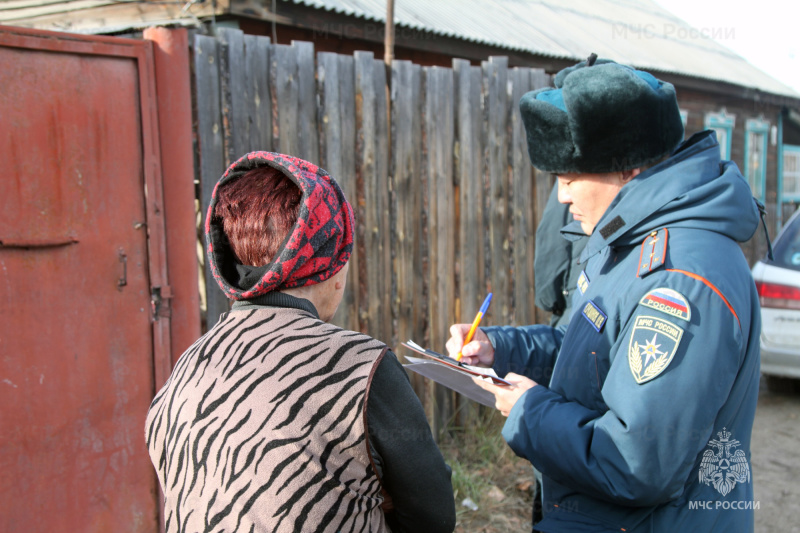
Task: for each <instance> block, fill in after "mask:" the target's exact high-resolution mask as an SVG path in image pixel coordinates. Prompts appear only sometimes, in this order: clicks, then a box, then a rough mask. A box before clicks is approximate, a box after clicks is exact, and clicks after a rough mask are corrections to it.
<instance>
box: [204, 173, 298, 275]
mask: <svg viewBox="0 0 800 533" xmlns="http://www.w3.org/2000/svg"><path fill="white" fill-rule="evenodd" d="M302 197H303V194H302V191H301V190H300V188H299V187H298V186H297V185H296V184H295V183H294V182H293V181H292V180H290V179H289V178H288V177H287V176H286V175H285V174H283V173H282V172H281V171H280V170H276V169H274V168H272V167H261V168H256V169H253V170H251V171H249V172H247V173H245V174H244V176H242V177H241V178H239V179H237V180H234V181H232V182H229V183H225V184H223V185H222V186H221V187H220V188H219V190H218V191H217V205H216V208H215V209H214V216H216V217H219V218H220V219H221V220H222V227H223V229H224V231H225V235H226V236H227V237H228V241H229V242H230V245H231V249H232V250H233V253H234V254H236V259H237V261H238V262H239V263H241V264H243V265H249V266H264V265H267V264H269V263H270V262H271V261H272V260H273V258H274V257H275V254H277V253H278V251H279V248H280V246H281V244H283V241H284V240H285V239H286V237H287V236H288V235H289V233H290V232H291V231H292V228H293V227H294V225H295V223H296V222H297V217H298V214H299V212H300V203H301V200H302Z"/></svg>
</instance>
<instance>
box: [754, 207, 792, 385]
mask: <svg viewBox="0 0 800 533" xmlns="http://www.w3.org/2000/svg"><path fill="white" fill-rule="evenodd" d="M773 256H774V260H773V261H770V260H769V259H767V258H764V259H762V260H761V261H758V262H757V263H756V264H755V265H754V266H753V279H754V280H755V282H756V287H757V288H758V294H759V297H760V298H759V299H760V301H761V322H762V324H761V372H762V373H763V374H764V375H765V376H766V378H767V386H768V387H769V388H770V389H777V390H786V389H787V388H791V389H796V388H797V385H798V383H792V382H790V381H789V380H787V379H786V378H792V379H793V380H800V210H798V211H797V212H796V213H795V214H794V215H792V217H791V218H790V219H789V221H788V222H787V223H786V225H785V226H784V227H783V229H782V230H781V232H780V233H779V234H778V237H777V238H776V239H775V242H774V243H773Z"/></svg>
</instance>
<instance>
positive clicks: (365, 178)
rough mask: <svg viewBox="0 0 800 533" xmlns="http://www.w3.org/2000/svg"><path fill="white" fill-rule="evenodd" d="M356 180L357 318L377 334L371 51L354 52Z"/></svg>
mask: <svg viewBox="0 0 800 533" xmlns="http://www.w3.org/2000/svg"><path fill="white" fill-rule="evenodd" d="M354 59H355V75H356V181H357V187H358V192H359V201H358V204H359V215H360V216H359V217H358V219H359V221H358V241H359V251H360V252H361V253H362V254H363V255H362V257H364V258H365V261H364V262H362V263H360V264H359V267H360V272H359V281H360V284H359V295H360V297H359V304H360V306H359V318H360V320H361V327H362V328H363V329H362V331H365V332H367V333H369V334H370V335H372V336H377V335H379V334H380V326H379V324H380V321H379V317H378V315H379V314H380V309H379V307H380V295H379V293H380V291H382V289H383V280H381V279H380V278H381V272H380V250H379V247H380V240H379V238H378V231H379V225H378V220H379V218H378V213H377V210H378V209H379V208H380V206H379V203H378V195H377V194H378V193H377V187H378V178H377V172H376V160H377V156H378V154H377V152H376V143H375V138H376V136H377V135H378V134H379V132H378V130H377V123H376V118H377V117H376V114H375V105H376V99H377V94H376V91H375V81H374V66H375V58H374V56H373V54H372V52H356V53H355V54H354Z"/></svg>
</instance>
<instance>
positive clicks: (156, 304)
mask: <svg viewBox="0 0 800 533" xmlns="http://www.w3.org/2000/svg"><path fill="white" fill-rule="evenodd" d="M171 299H172V288H171V287H170V286H169V285H163V286H161V287H151V288H150V310H151V311H152V315H153V322H155V321H157V320H158V319H159V318H162V317H163V318H169V317H170V316H171V313H170V306H169V300H171Z"/></svg>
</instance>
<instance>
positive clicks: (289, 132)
mask: <svg viewBox="0 0 800 533" xmlns="http://www.w3.org/2000/svg"><path fill="white" fill-rule="evenodd" d="M270 92H271V95H272V109H273V115H272V146H273V147H275V148H276V150H277V151H278V152H280V153H283V154H288V155H293V156H296V155H297V154H298V153H299V149H300V144H299V142H298V139H299V124H298V98H299V90H298V79H297V48H294V47H293V46H288V45H283V44H277V45H274V46H273V47H272V54H271V58H270Z"/></svg>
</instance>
